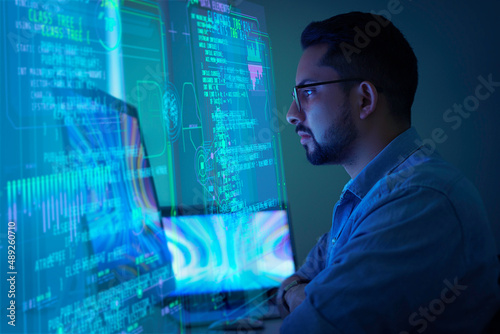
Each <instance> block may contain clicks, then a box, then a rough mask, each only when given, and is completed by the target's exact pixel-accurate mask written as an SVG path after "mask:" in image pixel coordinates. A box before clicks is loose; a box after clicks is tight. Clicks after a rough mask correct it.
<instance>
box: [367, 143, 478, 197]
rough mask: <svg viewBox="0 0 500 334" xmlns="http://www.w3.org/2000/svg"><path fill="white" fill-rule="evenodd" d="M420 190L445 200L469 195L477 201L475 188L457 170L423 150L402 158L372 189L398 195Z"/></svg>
mask: <svg viewBox="0 0 500 334" xmlns="http://www.w3.org/2000/svg"><path fill="white" fill-rule="evenodd" d="M423 189H425V190H427V191H430V192H439V193H441V194H443V195H444V197H447V198H454V197H456V196H459V197H463V196H468V195H469V196H472V197H474V198H477V200H480V197H479V194H478V192H477V190H476V188H475V186H474V185H473V184H472V182H470V181H469V180H468V179H467V178H466V177H465V175H464V174H463V173H462V172H461V171H460V170H459V169H458V168H456V167H455V166H453V165H452V164H450V163H448V162H446V161H445V160H443V159H442V158H441V157H440V156H438V155H436V154H433V155H427V154H425V152H423V151H422V150H417V151H416V152H415V153H413V154H412V155H410V156H409V157H407V158H405V159H403V158H401V161H400V163H399V164H398V165H397V166H396V167H395V168H394V169H393V170H391V171H390V172H389V173H388V174H386V175H385V176H384V177H383V178H381V179H380V180H379V181H378V182H377V183H376V185H375V186H374V187H373V189H372V190H373V191H374V192H375V193H378V195H382V194H387V195H389V194H392V195H398V194H399V193H401V192H408V190H423Z"/></svg>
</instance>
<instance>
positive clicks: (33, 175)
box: [0, 0, 294, 333]
mask: <svg viewBox="0 0 500 334" xmlns="http://www.w3.org/2000/svg"><path fill="white" fill-rule="evenodd" d="M0 13H1V16H2V20H1V21H0V34H1V35H2V40H1V42H0V43H1V52H0V65H1V66H2V74H1V77H0V92H1V93H0V105H1V106H2V108H1V109H0V120H1V122H0V129H1V136H0V152H1V154H0V162H1V163H0V221H1V224H0V226H1V231H0V253H1V258H2V261H0V263H1V270H2V273H3V274H4V275H8V277H9V278H11V277H13V279H12V280H10V281H7V280H3V281H2V283H1V290H2V294H3V295H2V305H3V301H4V300H5V302H6V305H8V306H10V305H14V306H13V307H11V309H10V310H6V312H5V314H6V315H8V316H10V317H4V316H3V317H4V318H5V319H6V321H2V323H1V328H2V333H4V332H6V333H7V332H19V333H35V332H36V333H38V332H40V333H49V332H56V333H65V332H71V333H80V332H81V333H87V332H92V331H101V332H103V333H116V332H130V333H140V332H164V333H169V332H172V333H174V332H175V333H176V332H178V331H179V330H181V328H182V327H183V326H184V325H185V322H184V320H183V319H184V318H185V316H184V315H183V314H184V313H183V310H186V312H188V311H193V309H191V310H190V309H189V307H190V306H193V305H197V306H198V309H200V307H201V308H203V307H209V308H210V307H211V308H213V307H214V305H215V306H216V307H217V308H223V307H224V304H225V303H226V302H223V301H227V300H228V299H230V298H232V297H237V298H238V299H240V301H241V296H243V298H245V297H244V296H245V291H253V292H252V293H254V295H262V296H263V298H264V301H265V298H267V297H266V296H267V295H266V293H265V292H266V291H268V290H269V289H271V288H273V287H276V286H278V285H279V283H280V282H281V281H282V280H283V279H284V278H285V277H287V276H288V275H290V274H292V273H293V271H294V262H293V252H292V247H291V240H290V228H289V224H288V214H287V209H288V208H287V200H286V189H285V178H284V171H283V163H282V158H281V142H280V133H279V131H278V129H279V126H278V124H277V118H276V114H275V112H276V106H275V104H276V102H275V86H274V77H273V66H272V55H271V41H270V39H269V36H268V34H267V32H266V23H265V16H264V10H263V8H262V7H261V6H258V5H255V4H252V3H251V2H247V1H224V0H220V1H215V0H170V1H167V0H161V1H160V0H158V1H156V0H155V1H153V0H98V1H93V0H90V1H89V0H72V1H60V0H4V1H0ZM4 292H5V293H4ZM242 292H243V293H242ZM4 295H5V296H4ZM202 301H203V302H202ZM204 301H209V302H208V303H204ZM244 302H245V301H243V304H244ZM226 304H227V303H226ZM200 305H201V306H200ZM2 314H4V313H2ZM5 319H4V320H5ZM9 322H12V323H11V324H9ZM14 325H15V326H14Z"/></svg>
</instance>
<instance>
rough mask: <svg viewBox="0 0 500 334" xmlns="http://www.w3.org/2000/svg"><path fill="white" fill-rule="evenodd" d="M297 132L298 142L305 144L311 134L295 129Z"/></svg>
mask: <svg viewBox="0 0 500 334" xmlns="http://www.w3.org/2000/svg"><path fill="white" fill-rule="evenodd" d="M297 134H298V135H299V136H300V143H301V144H305V143H306V142H307V141H309V140H310V139H311V135H310V134H309V133H307V132H304V131H297Z"/></svg>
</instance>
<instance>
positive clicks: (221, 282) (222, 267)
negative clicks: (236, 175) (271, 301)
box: [163, 210, 294, 294]
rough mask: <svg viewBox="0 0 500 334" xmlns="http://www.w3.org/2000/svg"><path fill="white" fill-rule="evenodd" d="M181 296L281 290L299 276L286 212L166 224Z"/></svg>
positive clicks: (187, 218) (173, 219)
mask: <svg viewBox="0 0 500 334" xmlns="http://www.w3.org/2000/svg"><path fill="white" fill-rule="evenodd" d="M163 224H164V227H165V230H166V231H167V237H168V249H169V251H170V253H171V254H172V258H173V259H172V267H173V271H174V276H175V280H176V290H175V294H202V293H214V292H224V291H243V290H252V289H255V290H258V289H265V288H271V287H276V286H278V285H279V283H280V282H281V281H282V280H283V279H285V278H286V277H288V276H290V275H291V274H293V272H294V264H293V254H292V249H291V244H290V234H289V230H288V223H287V214H286V211H283V210H280V211H263V212H256V213H251V214H245V215H234V214H218V215H204V216H178V217H170V218H164V219H163Z"/></svg>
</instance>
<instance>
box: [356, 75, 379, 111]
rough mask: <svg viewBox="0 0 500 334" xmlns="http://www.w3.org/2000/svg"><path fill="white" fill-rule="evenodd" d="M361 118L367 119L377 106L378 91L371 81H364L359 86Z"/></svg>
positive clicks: (358, 98) (358, 96)
mask: <svg viewBox="0 0 500 334" xmlns="http://www.w3.org/2000/svg"><path fill="white" fill-rule="evenodd" d="M357 100H358V105H359V118H360V119H366V118H367V117H368V116H370V115H371V114H372V113H373V112H374V111H375V109H376V108H377V103H378V91H377V89H376V88H375V86H374V85H373V84H372V83H371V82H369V81H363V82H362V83H361V84H360V85H359V86H358V88H357Z"/></svg>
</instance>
